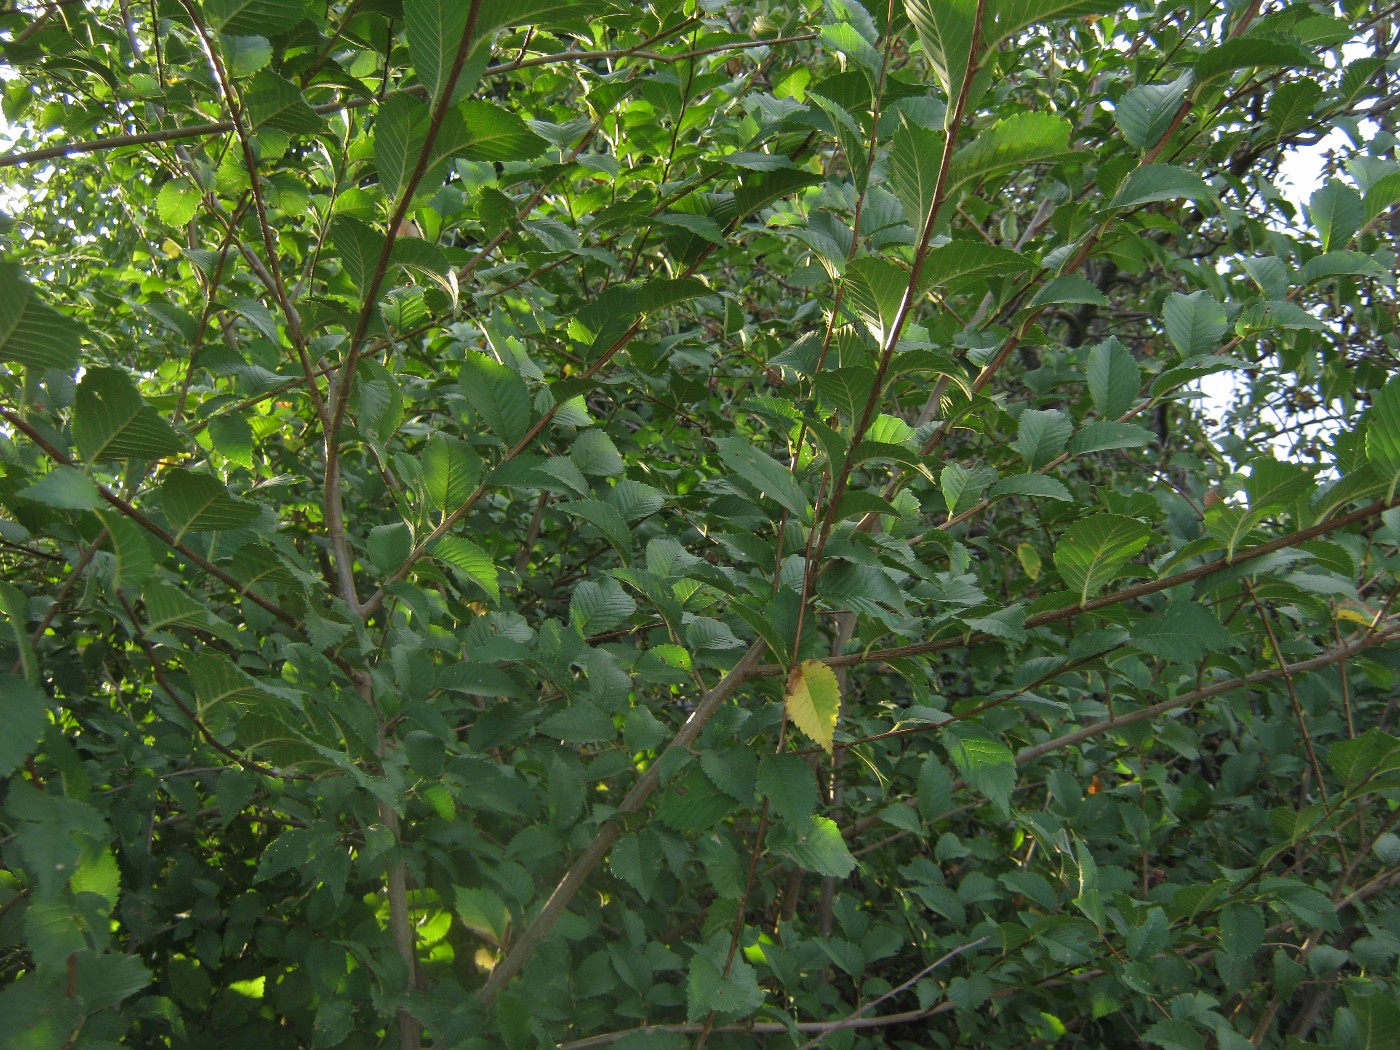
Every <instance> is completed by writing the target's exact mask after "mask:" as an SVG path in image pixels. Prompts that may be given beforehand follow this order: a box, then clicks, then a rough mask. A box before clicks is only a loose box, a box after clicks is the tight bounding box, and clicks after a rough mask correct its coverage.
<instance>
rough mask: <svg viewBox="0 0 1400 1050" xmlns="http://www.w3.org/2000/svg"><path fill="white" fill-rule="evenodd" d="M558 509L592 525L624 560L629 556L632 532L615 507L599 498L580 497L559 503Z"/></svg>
mask: <svg viewBox="0 0 1400 1050" xmlns="http://www.w3.org/2000/svg"><path fill="white" fill-rule="evenodd" d="M559 509H560V510H561V511H563V512H564V513H565V514H569V515H571V516H573V517H576V518H581V519H582V520H584V521H586V522H588V524H590V525H592V526H593V527H594V528H595V529H597V530H598V531H599V532H600V533H601V534H602V536H603V538H604V539H605V540H607V541H608V542H609V543H611V544H612V545H613V547H614V548H616V550H617V552H618V553H619V554H621V555H622V557H623V559H624V560H626V559H628V558H630V557H631V553H632V533H631V531H630V530H629V529H628V528H627V522H626V520H625V519H624V518H623V517H622V515H621V513H619V512H618V510H617V508H616V507H614V506H612V505H611V504H608V503H604V502H602V501H601V500H596V499H580V500H574V501H573V502H572V503H561V504H559Z"/></svg>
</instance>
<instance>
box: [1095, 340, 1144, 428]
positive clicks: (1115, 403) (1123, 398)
mask: <svg viewBox="0 0 1400 1050" xmlns="http://www.w3.org/2000/svg"><path fill="white" fill-rule="evenodd" d="M1085 372H1086V374H1087V376H1088V379H1089V396H1090V398H1092V399H1093V402H1094V408H1095V409H1097V410H1098V413H1099V415H1100V416H1102V417H1104V419H1106V420H1116V419H1117V418H1118V417H1119V416H1121V415H1122V414H1123V413H1124V412H1126V411H1128V409H1129V408H1131V407H1132V404H1133V402H1134V401H1136V400H1137V394H1138V387H1139V385H1140V384H1141V382H1142V369H1141V368H1139V367H1138V363H1137V361H1136V360H1135V359H1134V358H1133V355H1132V353H1131V352H1130V351H1129V350H1128V348H1127V347H1125V346H1124V345H1123V344H1122V343H1120V342H1119V341H1118V340H1117V339H1107V340H1105V341H1104V342H1102V343H1099V344H1098V345H1097V346H1095V347H1094V348H1093V349H1092V350H1090V351H1089V359H1088V361H1087V363H1086V366H1085Z"/></svg>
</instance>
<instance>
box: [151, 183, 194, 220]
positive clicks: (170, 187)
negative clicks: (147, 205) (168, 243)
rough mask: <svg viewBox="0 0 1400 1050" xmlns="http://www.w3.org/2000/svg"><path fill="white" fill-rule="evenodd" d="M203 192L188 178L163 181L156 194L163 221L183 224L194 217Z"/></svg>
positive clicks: (157, 205)
mask: <svg viewBox="0 0 1400 1050" xmlns="http://www.w3.org/2000/svg"><path fill="white" fill-rule="evenodd" d="M202 196H203V195H202V194H201V193H200V192H199V187H197V186H196V185H195V184H194V183H193V182H192V181H190V180H189V179H187V178H174V179H170V180H169V181H167V182H165V183H162V184H161V187H160V192H159V193H158V194H156V211H157V213H158V214H159V215H160V220H161V222H164V223H166V224H168V225H170V226H183V225H185V223H187V222H189V221H190V220H191V219H193V218H194V214H195V212H197V211H198V210H199V205H200V201H201V199H202Z"/></svg>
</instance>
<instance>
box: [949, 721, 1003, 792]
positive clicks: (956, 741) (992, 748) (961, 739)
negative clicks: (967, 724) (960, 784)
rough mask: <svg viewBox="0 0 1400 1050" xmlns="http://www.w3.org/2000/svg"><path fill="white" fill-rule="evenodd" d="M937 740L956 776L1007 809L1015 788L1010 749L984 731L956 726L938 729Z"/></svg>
mask: <svg viewBox="0 0 1400 1050" xmlns="http://www.w3.org/2000/svg"><path fill="white" fill-rule="evenodd" d="M940 740H941V741H942V743H943V746H944V748H945V749H947V752H948V757H949V758H950V759H952V761H953V766H954V767H955V768H956V769H957V771H958V773H959V775H960V776H962V778H963V779H964V780H966V781H967V782H968V783H969V784H971V785H972V787H973V789H974V790H976V791H980V792H981V793H982V794H983V795H985V796H986V797H987V798H988V799H989V800H990V801H991V802H992V804H993V805H995V806H996V807H997V809H999V810H1000V811H1001V812H1003V813H1005V812H1008V811H1009V809H1010V806H1011V792H1012V791H1013V790H1014V789H1015V787H1016V759H1015V756H1014V755H1012V753H1011V749H1010V748H1009V747H1007V746H1006V745H1005V744H1003V743H1002V742H1001V741H1000V740H997V739H995V738H993V737H990V736H987V735H986V734H985V733H982V732H979V731H977V730H975V729H968V728H964V727H962V726H959V725H952V726H949V727H947V728H946V729H944V730H942V735H941V736H940Z"/></svg>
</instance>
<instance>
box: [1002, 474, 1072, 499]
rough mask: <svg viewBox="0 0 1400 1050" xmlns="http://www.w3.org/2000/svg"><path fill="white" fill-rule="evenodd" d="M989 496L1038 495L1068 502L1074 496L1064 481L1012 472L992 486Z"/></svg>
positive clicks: (1039, 475)
mask: <svg viewBox="0 0 1400 1050" xmlns="http://www.w3.org/2000/svg"><path fill="white" fill-rule="evenodd" d="M988 495H990V496H1040V497H1044V498H1045V499H1057V500H1061V501H1064V502H1070V501H1072V500H1073V499H1074V497H1073V496H1072V495H1071V494H1070V491H1069V489H1067V488H1066V487H1065V484H1064V482H1062V481H1059V480H1057V479H1056V478H1049V477H1046V476H1045V475H1044V474H1012V475H1010V476H1008V477H1004V478H1002V479H1001V480H1000V481H998V482H997V483H996V484H995V485H993V486H992V491H991V492H990V493H988Z"/></svg>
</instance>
